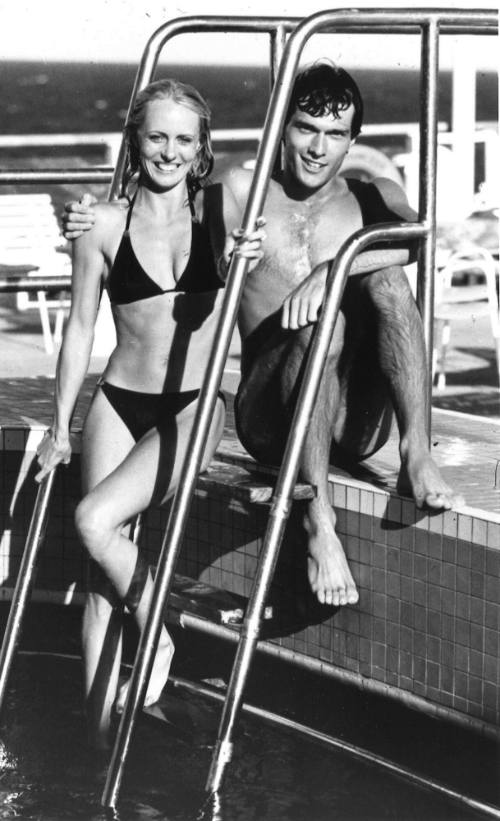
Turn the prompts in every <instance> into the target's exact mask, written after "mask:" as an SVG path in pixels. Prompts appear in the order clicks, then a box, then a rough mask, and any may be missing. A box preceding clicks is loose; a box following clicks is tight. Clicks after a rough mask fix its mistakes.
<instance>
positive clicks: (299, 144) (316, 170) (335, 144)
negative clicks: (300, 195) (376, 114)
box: [284, 105, 354, 189]
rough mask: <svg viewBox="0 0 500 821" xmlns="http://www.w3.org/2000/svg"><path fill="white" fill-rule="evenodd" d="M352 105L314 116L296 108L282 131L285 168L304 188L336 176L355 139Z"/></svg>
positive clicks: (312, 187)
mask: <svg viewBox="0 0 500 821" xmlns="http://www.w3.org/2000/svg"><path fill="white" fill-rule="evenodd" d="M353 115H354V106H353V105H350V106H349V108H347V109H346V110H345V111H340V112H339V115H338V116H335V115H333V114H327V115H325V116H322V117H313V116H312V115H311V114H306V113H305V112H304V111H301V110H300V109H298V108H297V109H296V110H295V112H294V114H293V115H292V117H291V118H290V120H289V121H288V123H287V125H286V127H285V132H284V145H285V169H286V171H287V172H288V173H290V174H291V175H292V177H293V178H294V180H295V181H296V182H298V183H299V184H301V185H303V186H304V187H306V188H311V189H315V188H321V187H322V186H323V185H325V184H326V183H328V182H330V181H331V180H332V179H334V178H335V176H336V175H337V172H338V170H339V168H340V166H341V165H342V162H343V159H344V157H345V155H346V154H347V152H348V151H349V148H350V147H351V145H352V144H353V142H354V140H353V139H351V124H352V118H353Z"/></svg>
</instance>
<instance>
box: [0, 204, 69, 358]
mask: <svg viewBox="0 0 500 821" xmlns="http://www.w3.org/2000/svg"><path fill="white" fill-rule="evenodd" d="M64 244H65V240H64V237H63V236H62V234H61V232H60V230H59V224H58V222H57V218H56V214H55V211H54V206H53V204H52V199H51V197H50V195H49V194H3V195H0V262H1V263H2V265H4V266H7V268H8V267H9V266H12V269H13V273H14V272H15V268H16V266H30V267H31V266H32V268H33V270H32V271H30V273H29V275H33V276H44V277H50V276H65V275H66V276H69V275H71V259H70V257H69V254H68V253H66V252H63V253H61V252H60V251H58V250H57V249H61V250H62V249H63V246H64ZM69 304H70V301H69V299H67V298H65V297H62V296H61V297H58V298H57V299H47V297H46V294H45V292H44V291H38V292H37V296H36V299H32V298H31V299H30V296H29V294H28V293H27V292H20V293H19V294H18V295H17V307H18V309H19V310H21V311H24V310H27V309H29V308H36V309H38V311H39V313H40V321H41V324H42V332H43V340H44V345H45V350H46V351H47V353H52V352H53V350H54V342H56V343H58V342H60V341H61V337H62V327H63V322H64V317H65V314H66V311H67V309H68V307H69ZM49 308H55V310H56V317H55V323H54V331H53V332H52V329H51V324H50V316H49Z"/></svg>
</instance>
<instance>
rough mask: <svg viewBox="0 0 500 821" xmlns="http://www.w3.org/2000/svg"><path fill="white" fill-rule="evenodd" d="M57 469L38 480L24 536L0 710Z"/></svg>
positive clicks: (1, 673)
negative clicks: (24, 543)
mask: <svg viewBox="0 0 500 821" xmlns="http://www.w3.org/2000/svg"><path fill="white" fill-rule="evenodd" d="M55 474H56V471H55V469H54V470H52V471H51V472H50V473H49V474H47V476H45V478H44V479H43V480H42V482H41V483H40V487H39V488H38V492H37V495H36V500H35V506H34V508H33V513H32V516H31V522H30V526H29V530H28V535H27V537H26V545H25V548H24V553H23V557H22V559H21V565H20V567H19V572H18V574H17V581H16V587H15V590H14V594H13V596H12V602H11V605H10V611H9V618H8V620H7V626H6V628H5V633H4V637H3V643H2V649H1V651H0V711H1V709H2V706H3V702H4V698H5V694H6V691H7V683H8V679H9V673H10V668H11V666H12V661H13V658H14V653H15V652H16V647H17V644H18V641H19V636H20V633H21V627H22V620H23V616H24V611H25V609H26V604H27V601H28V596H29V594H30V590H31V583H32V580H33V573H34V571H35V567H36V560H37V556H38V551H39V549H40V547H41V546H42V544H43V540H44V538H45V531H46V528H47V521H48V509H49V503H50V497H51V495H52V489H53V486H54V478H55Z"/></svg>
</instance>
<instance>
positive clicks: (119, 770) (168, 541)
mask: <svg viewBox="0 0 500 821" xmlns="http://www.w3.org/2000/svg"><path fill="white" fill-rule="evenodd" d="M298 56H299V52H298V51H296V53H295V55H294V59H295V62H294V63H293V66H291V62H293V61H287V66H286V71H285V72H283V73H284V74H285V77H286V80H285V83H283V82H281V83H279V82H276V84H275V87H274V90H273V95H272V99H273V100H274V101H275V102H274V106H273V104H271V105H270V107H269V110H268V117H267V119H266V123H267V125H266V126H265V129H264V130H265V134H264V138H263V140H262V143H261V146H260V149H259V152H258V157H257V166H256V170H255V174H254V177H253V180H252V185H251V190H250V194H249V198H248V202H247V205H246V208H245V214H244V217H243V222H242V228H243V231H244V232H245V233H246V232H248V231H251V230H252V229H253V227H254V225H255V222H256V220H257V217H258V216H259V215H260V213H261V210H262V207H263V204H264V198H265V194H266V191H267V185H268V182H269V179H270V176H271V172H272V167H273V161H274V157H275V154H276V149H277V146H278V144H279V138H280V135H281V128H282V124H283V121H284V118H285V113H286V104H287V99H288V97H287V91H288V89H289V88H290V87H291V80H292V79H293V73H294V70H295V66H296V64H297V61H298ZM281 73H282V72H281V69H280V74H281ZM247 267H248V263H247V261H246V260H244V259H242V258H239V257H238V256H237V255H236V254H235V255H233V259H232V262H231V265H230V269H229V276H228V281H227V284H226V288H225V294H224V300H223V305H222V310H221V316H220V319H219V322H218V326H217V331H216V333H215V340H216V341H215V343H214V346H213V349H212V352H211V355H210V361H209V364H208V368H207V373H206V376H205V379H204V381H203V385H202V388H201V392H200V399H199V403H198V408H197V412H196V416H195V419H194V422H193V429H192V432H191V435H190V439H189V443H188V447H187V451H186V456H185V458H184V462H183V465H182V469H181V473H180V476H179V485H178V488H177V491H176V493H175V496H174V499H173V502H172V507H171V511H170V515H169V520H168V524H167V528H166V531H165V536H164V539H163V543H162V548H161V553H160V557H159V560H158V566H157V571H156V577H155V583H154V589H153V595H152V600H151V606H150V611H149V614H148V619H147V622H146V625H145V627H144V630H143V631H142V634H141V637H140V640H139V647H138V650H137V654H136V659H135V663H134V668H133V671H132V676H131V679H130V685H129V689H128V693H127V699H126V702H125V707H124V710H123V713H122V716H121V721H120V725H119V728H118V734H117V736H116V741H115V745H114V748H113V753H112V756H111V762H110V766H109V770H108V775H107V779H106V784H105V787H104V792H103V796H102V804H103V806H105V807H114V806H116V801H117V799H118V794H119V790H120V785H121V780H122V777H123V769H124V766H125V761H126V758H127V755H128V750H129V747H130V741H131V737H132V732H133V728H134V725H135V721H136V718H137V711H138V709H139V707H140V705H141V703H142V702H143V700H144V693H145V690H146V687H147V682H148V679H149V675H150V672H151V668H152V665H153V661H154V653H155V651H156V647H157V644H158V639H159V635H160V630H161V624H162V618H163V609H164V605H165V601H166V599H167V597H168V595H169V592H170V588H171V585H172V580H173V575H174V572H175V566H176V562H177V556H178V554H179V550H180V547H181V542H182V537H183V534H184V528H185V523H186V518H187V514H188V510H189V505H190V503H191V499H192V496H193V493H194V489H195V485H196V480H197V477H198V473H199V470H200V465H201V460H202V456H203V450H204V447H205V442H206V438H207V434H208V430H209V427H210V422H211V420H212V415H213V411H214V408H215V402H216V399H217V391H218V389H219V385H220V383H221V380H222V374H223V370H224V364H225V361H226V358H227V354H228V351H229V346H230V343H231V337H232V333H233V330H234V326H235V323H236V315H237V311H238V307H239V303H240V300H241V294H242V292H243V285H244V280H245V275H246V271H247Z"/></svg>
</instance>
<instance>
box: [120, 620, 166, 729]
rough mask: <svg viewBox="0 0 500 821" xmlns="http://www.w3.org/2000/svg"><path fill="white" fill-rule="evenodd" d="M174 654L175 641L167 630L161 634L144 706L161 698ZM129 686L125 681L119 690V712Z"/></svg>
mask: <svg viewBox="0 0 500 821" xmlns="http://www.w3.org/2000/svg"><path fill="white" fill-rule="evenodd" d="M173 655H174V643H173V641H172V639H171V638H170V636H169V635H168V633H167V631H166V630H165V635H162V636H161V638H160V643H159V645H158V650H157V651H156V656H155V660H154V663H153V669H152V671H151V677H150V679H149V684H148V689H147V692H146V697H145V699H144V707H151V705H152V704H156V702H157V701H158V699H159V698H160V696H161V694H162V691H163V688H164V687H165V684H166V683H167V679H168V674H169V672H170V665H171V663H172V658H173ZM128 687H129V681H125V682H124V683H123V684H122V686H121V687H120V689H119V691H118V697H117V699H116V702H115V710H116V712H117V713H123V709H124V707H125V701H126V698H127V693H128Z"/></svg>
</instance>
